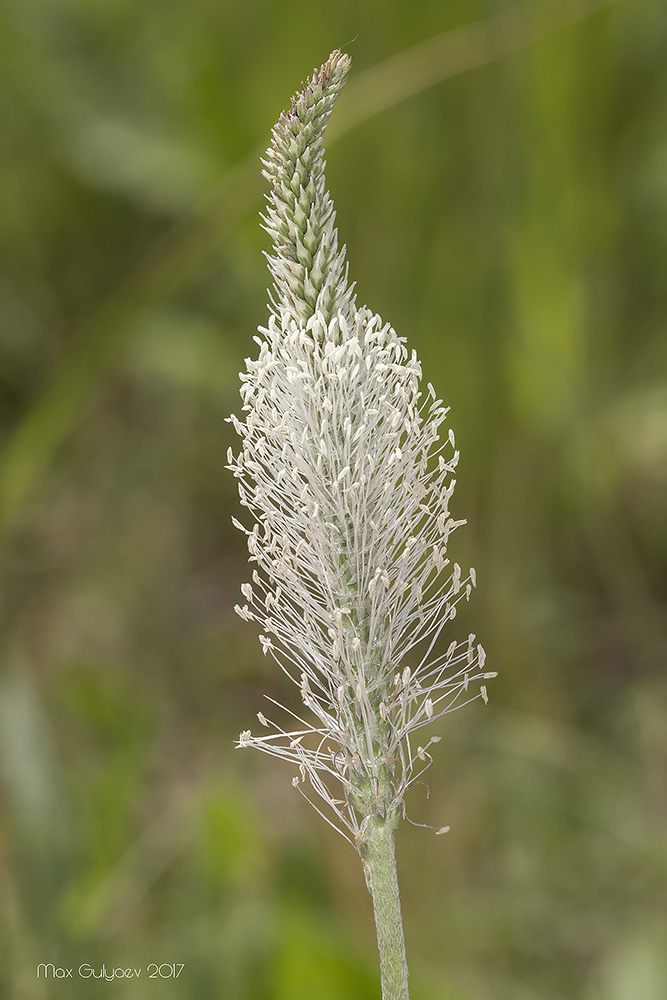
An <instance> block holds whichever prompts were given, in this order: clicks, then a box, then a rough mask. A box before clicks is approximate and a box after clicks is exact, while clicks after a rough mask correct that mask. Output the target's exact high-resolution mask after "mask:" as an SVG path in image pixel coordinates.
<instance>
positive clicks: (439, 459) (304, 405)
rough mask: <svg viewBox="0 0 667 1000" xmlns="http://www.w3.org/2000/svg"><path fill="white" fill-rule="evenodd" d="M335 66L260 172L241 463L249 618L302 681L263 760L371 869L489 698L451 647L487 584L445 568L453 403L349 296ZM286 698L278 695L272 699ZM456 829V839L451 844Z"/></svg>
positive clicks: (342, 70) (475, 649)
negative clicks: (326, 141) (376, 847)
mask: <svg viewBox="0 0 667 1000" xmlns="http://www.w3.org/2000/svg"><path fill="white" fill-rule="evenodd" d="M349 65H350V60H349V57H348V56H347V55H345V54H343V53H341V52H339V51H335V52H333V53H332V54H331V56H330V57H329V59H328V60H327V62H326V63H325V64H324V65H323V66H322V67H321V69H320V70H318V71H316V72H315V73H314V75H313V76H312V78H311V79H310V81H309V82H308V84H307V85H306V86H305V87H303V89H302V90H301V91H300V92H299V93H297V94H296V96H295V97H294V98H293V99H292V106H291V108H290V110H289V111H287V112H284V113H283V114H282V115H281V116H280V119H279V120H278V123H277V124H276V126H275V128H274V129H273V137H272V143H271V146H270V147H269V149H268V151H267V153H266V156H265V158H264V160H263V161H262V163H263V165H264V171H263V174H264V177H265V178H266V179H267V181H268V182H269V184H270V192H269V195H268V207H267V209H266V214H265V215H264V216H263V222H264V228H265V229H266V230H267V232H268V233H269V234H270V236H271V238H272V240H273V253H272V254H270V255H267V257H268V263H269V268H270V271H271V274H272V276H273V282H274V284H273V291H272V294H271V315H270V317H269V322H268V325H267V326H266V327H260V328H259V332H260V334H261V337H255V340H256V341H257V343H258V344H259V357H258V358H257V360H251V359H246V371H245V372H244V373H242V374H241V381H242V388H241V397H242V400H243V407H242V412H243V414H244V419H239V418H237V417H235V416H232V417H230V418H229V419H230V420H231V421H232V423H233V424H234V426H235V428H236V431H237V432H238V434H239V435H240V438H241V450H240V453H239V454H238V456H235V455H234V454H233V452H232V450H231V449H230V451H229V452H228V462H229V465H228V468H229V469H231V471H232V472H233V473H234V475H235V476H236V477H237V479H238V481H239V494H240V500H241V504H242V505H243V506H245V507H247V508H248V511H249V513H250V515H251V517H252V526H251V527H246V526H243V525H241V524H240V523H239V522H238V521H237V520H236V519H234V522H235V524H236V526H237V527H238V528H240V529H241V530H242V531H243V532H244V533H245V534H246V535H247V543H248V550H249V554H250V562H252V563H255V564H256V567H255V569H254V571H253V574H252V583H246V584H244V585H243V586H242V588H241V590H242V593H243V597H244V603H243V604H242V605H241V606H238V605H237V607H236V608H235V610H236V612H237V613H238V614H239V615H240V616H241V617H242V618H244V619H246V620H247V621H252V622H255V623H257V624H258V625H259V626H260V628H261V635H260V637H259V638H260V642H261V645H262V649H263V652H264V653H265V654H270V655H271V656H272V657H274V658H275V660H276V661H277V663H278V664H279V665H280V667H281V668H282V669H283V670H284V671H285V673H286V674H287V675H288V677H290V679H291V680H292V681H293V682H294V683H295V684H296V685H297V687H298V688H299V690H300V693H301V702H302V703H303V709H302V712H303V717H301V715H300V714H297V713H295V712H294V711H292V710H291V709H289V708H285V707H283V706H281V705H279V704H278V703H277V702H274V703H273V705H274V708H275V709H277V713H278V718H277V721H272V720H270V719H269V718H267V717H266V716H265V715H264V714H263V713H261V712H260V713H258V720H259V724H260V726H261V730H260V734H258V735H255V734H253V733H252V732H251V731H250V730H246V731H244V732H242V733H241V735H240V737H239V740H238V744H237V745H238V746H240V747H247V746H252V747H256V748H257V749H259V750H263V751H265V752H266V753H269V754H272V755H274V756H276V757H282V758H284V759H285V760H287V761H289V762H290V763H291V764H292V765H294V769H295V773H294V777H293V779H292V783H293V785H294V786H295V787H296V788H297V789H298V790H299V791H300V792H302V794H303V795H305V796H306V798H308V799H309V801H310V802H311V804H313V805H314V806H315V808H316V809H317V811H318V812H319V813H320V814H321V815H323V816H324V818H325V819H326V820H327V821H328V822H329V823H330V824H331V825H332V826H333V827H334V828H335V829H337V830H338V831H339V832H341V833H342V834H343V835H344V836H345V837H346V838H347V839H348V840H350V841H351V842H352V843H353V844H354V845H355V846H356V847H357V849H358V850H359V851H360V853H361V854H362V857H363V844H364V839H365V831H366V829H367V828H368V826H369V822H371V821H372V822H373V823H378V822H381V823H383V824H387V825H388V827H389V828H391V829H393V828H394V827H395V826H396V824H397V823H398V821H399V819H400V818H401V817H402V816H403V815H404V811H405V807H404V797H405V793H406V791H407V789H408V788H409V787H410V786H411V785H412V784H414V782H415V781H417V780H418V779H419V778H420V777H421V775H422V774H423V772H424V771H425V770H426V769H427V768H428V766H429V764H430V763H431V755H430V752H429V750H430V748H431V746H432V745H433V744H435V743H437V742H438V740H439V737H438V736H435V735H433V736H431V737H430V738H427V739H423V740H422V743H421V745H420V744H419V743H418V740H417V734H418V732H419V731H420V730H422V729H423V728H425V727H427V726H429V727H430V726H432V725H433V724H434V723H435V722H436V720H438V719H440V718H441V717H442V716H443V715H445V714H446V713H447V712H450V711H452V709H454V708H456V707H458V706H459V705H460V704H462V703H467V702H469V701H472V700H474V699H476V698H480V697H481V698H482V699H483V700H484V701H485V702H486V700H487V692H486V687H485V685H484V683H483V682H484V680H485V679H486V678H489V677H493V676H495V674H493V673H485V672H484V670H485V668H484V660H485V653H484V649H483V648H482V646H481V645H479V644H478V643H477V642H476V640H475V636H474V635H469V636H468V637H467V639H465V640H464V641H462V642H457V641H455V640H454V641H452V642H451V644H450V645H449V647H448V648H447V649H446V650H445V651H442V647H441V646H440V645H439V644H438V639H439V637H440V634H441V632H442V631H443V629H444V628H445V627H446V626H447V625H448V623H449V622H450V621H451V620H452V619H453V618H454V617H455V616H456V609H457V604H458V602H459V601H461V600H468V599H469V598H470V594H471V591H472V589H473V587H474V586H475V571H474V570H473V569H470V570H469V571H468V573H467V574H464V573H463V571H462V570H461V567H460V566H459V565H458V564H457V563H454V564H453V566H452V565H451V563H450V561H449V559H448V557H447V546H448V542H449V538H450V535H451V534H452V532H453V531H454V530H455V529H456V528H457V527H458V526H459V525H462V524H464V523H465V522H464V521H461V520H458V521H457V520H455V519H454V518H453V517H452V515H451V514H450V511H449V504H450V500H451V497H452V493H453V491H454V485H455V480H454V478H453V475H452V474H453V472H454V469H455V467H456V464H457V462H458V458H459V453H458V451H457V450H456V447H455V440H454V434H453V432H452V431H451V430H449V432H448V434H445V435H443V433H442V430H441V428H442V425H443V423H444V421H445V418H446V415H447V412H448V407H445V406H443V403H442V401H441V400H440V399H438V398H437V397H436V393H435V390H434V389H433V387H432V386H431V385H430V384H429V385H428V387H427V391H426V392H425V393H423V392H422V389H421V385H422V383H421V376H422V372H421V365H420V363H419V361H418V360H417V356H416V354H415V352H414V351H412V352H409V351H408V349H407V348H406V346H405V338H403V337H398V336H397V335H396V333H395V332H394V330H393V329H392V327H391V326H389V325H388V324H387V323H384V322H383V321H382V319H381V318H380V317H379V316H377V315H376V314H374V313H373V312H371V310H370V309H368V308H366V307H365V306H363V307H361V308H358V307H357V305H356V301H355V295H354V289H353V285H351V284H350V283H349V281H348V271H347V264H346V262H345V247H344V246H343V247H341V248H339V246H338V233H337V230H336V226H335V220H336V213H335V211H334V207H333V202H332V200H331V196H330V195H329V192H328V191H327V190H326V183H325V173H324V171H325V160H324V151H323V146H322V140H323V134H324V130H325V127H326V124H327V121H328V119H329V116H330V114H331V111H332V109H333V106H334V104H335V101H336V98H337V96H338V94H339V93H340V90H341V88H342V87H343V84H344V83H345V79H346V76H347V73H348V70H349ZM269 701H272V699H269ZM446 829H448V828H442V830H441V831H438V832H444V831H445V830H446Z"/></svg>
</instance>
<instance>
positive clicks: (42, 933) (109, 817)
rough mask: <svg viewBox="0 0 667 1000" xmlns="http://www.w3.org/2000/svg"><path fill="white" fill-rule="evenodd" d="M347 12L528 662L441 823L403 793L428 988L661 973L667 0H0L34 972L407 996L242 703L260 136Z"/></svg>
mask: <svg viewBox="0 0 667 1000" xmlns="http://www.w3.org/2000/svg"><path fill="white" fill-rule="evenodd" d="M334 47H346V48H348V50H349V51H350V53H351V55H352V57H353V73H352V78H351V80H350V83H349V84H348V87H347V88H346V91H345V93H344V94H343V95H342V96H341V98H340V101H339V104H338V107H337V109H336V113H335V118H334V119H333V120H332V124H331V133H330V141H329V142H328V144H327V148H328V159H329V183H330V188H331V190H332V193H333V195H334V198H335V201H336V205H337V209H338V224H339V227H340V230H341V237H342V239H343V240H344V241H345V242H346V243H347V245H348V252H349V259H350V267H351V272H352V275H353V277H354V278H355V279H356V281H357V286H358V292H359V297H360V300H361V301H363V302H368V303H369V305H371V306H372V307H373V308H374V309H375V310H377V311H378V312H380V313H381V314H382V315H383V316H384V318H385V319H387V320H390V321H391V322H392V324H393V325H394V326H395V327H396V329H397V330H398V331H399V332H400V333H401V334H402V335H405V336H407V337H408V338H409V342H410V345H411V346H412V347H414V348H416V349H417V350H418V352H419V353H420V355H421V358H422V360H423V364H424V370H425V374H426V377H427V378H428V379H430V380H431V381H432V382H434V383H435V385H436V386H437V388H438V391H439V392H440V393H441V394H442V395H443V396H444V398H445V400H446V401H447V402H449V403H450V404H451V406H452V411H451V424H452V426H453V427H454V428H455V430H456V434H457V443H458V444H459V446H460V448H461V451H462V460H461V464H460V466H459V485H458V487H457V494H456V497H455V499H456V504H455V508H454V509H455V513H456V516H458V517H466V518H467V519H468V522H469V524H468V526H467V527H466V528H464V529H461V530H460V531H459V532H457V534H456V537H455V538H454V539H453V540H452V545H451V555H452V556H453V557H454V558H457V559H458V560H459V561H460V562H462V563H472V564H473V565H475V566H476V568H477V572H478V577H479V588H478V591H477V594H476V596H475V600H474V601H473V602H472V603H471V605H470V609H469V614H468V617H467V618H466V619H465V621H463V622H461V624H460V627H459V628H458V630H457V633H456V634H458V633H461V634H463V635H465V634H467V631H469V630H472V631H475V632H476V633H477V634H478V635H479V637H480V639H481V641H483V643H484V645H485V647H486V648H487V650H488V656H489V665H490V667H491V668H492V669H497V670H498V671H499V672H500V676H499V678H498V680H497V681H495V682H493V684H492V690H491V704H490V705H489V707H488V708H484V706H483V705H482V704H481V703H475V705H473V706H470V707H468V708H467V709H465V710H464V711H462V712H460V713H456V714H454V715H452V716H450V717H449V718H448V720H446V723H443V724H441V725H440V728H439V730H438V731H439V732H440V733H441V735H442V743H441V744H440V747H439V751H440V752H439V754H438V756H437V760H436V763H435V765H434V767H433V768H432V771H431V775H430V789H431V794H430V797H429V798H427V797H426V794H425V790H424V789H419V788H417V789H415V791H414V792H413V794H412V798H411V801H410V802H409V804H408V805H409V810H410V814H411V816H412V818H413V819H414V820H415V822H420V823H431V824H433V825H435V826H436V827H439V826H441V825H443V824H445V823H448V824H450V826H451V833H450V834H449V835H448V836H447V837H437V838H436V837H434V836H433V834H432V832H429V831H428V830H424V829H418V828H415V827H411V826H410V825H409V824H407V823H405V824H403V825H402V827H401V828H400V830H399V835H398V854H399V865H400V878H401V883H402V891H403V899H404V914H405V923H406V935H407V944H408V952H409V959H410V967H411V985H412V990H413V996H414V1000H427V998H429V1000H505V998H507V1000H510V998H511V1000H565V998H567V1000H664V997H665V996H667V946H666V942H667V906H666V903H665V899H666V895H667V892H666V890H667V848H666V837H665V834H666V830H667V779H666V774H667V677H666V675H665V663H666V652H667V639H666V629H665V599H666V597H667V586H666V582H667V572H666V570H667V519H666V517H665V512H666V508H667V504H666V502H665V498H666V495H667V323H666V320H667V280H666V279H665V273H666V267H665V263H666V258H667V112H666V109H667V59H665V52H666V51H667V10H666V9H665V5H664V0H633V2H631V0H619V2H616V3H605V2H604V0H598V2H593V0H576V2H574V0H573V2H571V0H554V2H553V3H547V2H544V3H543V2H541V0H539V2H538V0H526V2H525V3H523V4H520V5H519V6H517V7H514V6H512V7H510V6H508V5H507V4H506V3H505V2H503V0H449V2H447V3H441V2H438V0H418V2H413V3H404V2H401V0H381V2H380V0H370V2H368V3H365V4H358V3H356V2H353V0H337V2H336V3H328V4H324V3H318V2H316V0H308V2H306V0H289V2H284V3H277V2H271V0H244V2H241V0H188V2H187V3H186V2H184V0H1V2H0V83H1V85H0V116H1V120H2V121H1V125H2V127H1V132H0V149H1V155H0V254H1V256H2V268H1V277H0V322H1V329H2V332H1V337H0V369H1V370H0V385H1V388H0V422H1V431H0V433H1V439H2V450H1V452H0V545H1V550H2V555H1V568H0V573H1V581H0V582H1V588H2V610H1V629H2V634H1V639H0V653H1V661H2V662H1V670H2V678H1V680H0V700H1V711H0V719H1V725H0V731H1V734H2V795H3V810H2V828H1V833H0V852H1V854H2V862H1V863H2V869H1V880H2V881H1V885H0V926H1V928H2V929H1V931H0V939H1V941H2V945H1V950H0V981H1V982H2V983H3V988H4V990H5V992H4V994H3V996H7V997H8V998H12V1000H13V998H17V1000H51V998H56V997H58V998H60V997H67V998H68V1000H79V998H97V997H110V998H111V997H113V998H114V1000H115V998H117V1000H124V998H128V1000H129V998H132V1000H144V998H151V1000H157V998H160V1000H203V998H207V1000H208V998H211V997H220V998H224V1000H312V998H318V1000H343V998H350V997H354V998H358V1000H371V998H378V997H379V984H378V972H377V967H376V954H375V940H374V928H373V924H372V914H371V908H370V901H369V899H368V898H367V893H366V889H365V886H364V883H363V878H362V873H361V871H360V866H359V862H358V859H357V857H356V855H355V854H354V852H353V851H352V850H351V849H350V848H349V846H348V845H346V844H345V843H344V841H343V840H342V839H340V838H337V837H336V835H335V834H334V833H333V832H332V831H331V830H330V829H329V828H328V827H326V826H325V825H324V824H323V823H322V822H321V820H319V818H318V817H317V816H316V815H315V813H314V812H312V811H311V810H309V809H308V807H307V806H306V805H305V804H304V803H303V801H302V800H301V798H300V797H299V796H298V795H297V794H296V793H295V791H294V790H293V789H292V787H291V784H290V779H291V772H290V771H289V768H287V767H286V766H281V765H280V764H279V763H276V762H273V761H272V760H270V759H268V758H265V757H263V756H261V755H259V754H255V753H252V752H250V751H245V752H243V753H242V752H240V751H237V750H234V749H233V743H232V741H233V739H234V737H235V736H236V735H237V734H238V732H239V730H240V729H242V728H246V727H249V726H252V724H253V721H254V718H255V713H256V712H257V711H258V710H260V709H261V708H262V695H263V694H264V693H269V694H271V695H274V696H278V697H283V698H292V697H293V695H292V694H291V693H289V692H287V691H286V690H285V687H284V685H283V682H282V680H281V678H280V677H279V676H278V672H277V670H276V668H275V667H274V666H273V665H272V663H271V661H270V660H267V659H264V657H262V656H261V650H260V647H259V643H258V642H257V638H256V635H255V632H254V629H253V627H252V626H250V625H247V624H245V623H243V622H242V621H241V620H240V619H238V618H237V617H236V616H235V615H234V614H233V611H232V608H233V605H234V604H235V602H236V601H237V600H238V594H239V586H240V584H241V582H242V581H244V580H245V579H246V578H247V575H248V569H247V566H246V552H245V550H244V545H243V542H244V539H243V538H242V536H240V535H239V534H238V533H237V532H236V531H235V530H234V529H233V528H232V526H231V520H230V519H231V516H232V515H233V514H238V513H239V508H238V505H237V500H236V495H235V481H234V480H233V479H232V477H231V475H230V474H229V473H228V472H227V471H225V468H224V465H225V461H226V460H225V453H226V450H227V447H228V445H229V444H231V443H234V442H233V432H232V430H231V428H230V425H229V424H227V423H225V417H226V416H227V414H228V413H229V412H230V411H232V410H235V409H237V408H238V405H239V404H238V395H237V391H238V375H237V373H238V371H239V369H240V368H241V366H242V363H243V358H244V356H245V355H247V354H251V353H253V352H254V351H255V349H256V348H255V345H254V344H253V343H252V339H251V338H252V336H253V333H254V332H255V327H256V326H257V324H258V323H261V322H263V321H264V319H265V317H266V305H265V304H266V291H265V289H266V284H267V273H266V270H265V266H264V259H263V257H262V250H264V249H266V248H267V238H266V236H265V234H263V232H262V231H261V229H260V227H259V219H258V213H259V211H260V209H261V206H262V191H263V186H262V181H261V178H260V175H259V155H260V153H261V151H262V148H263V147H264V146H265V145H266V144H267V142H268V138H269V131H270V127H271V125H272V123H273V122H274V120H275V119H276V118H277V116H278V114H279V112H280V111H281V109H282V108H283V107H285V106H286V105H287V103H288V100H289V97H290V94H291V93H292V92H293V91H294V90H295V89H296V88H297V87H298V85H299V83H300V81H301V80H302V79H304V78H305V77H306V76H307V74H308V73H309V72H311V70H312V68H313V66H315V65H319V64H320V63H321V62H322V61H323V60H324V59H325V58H326V57H327V55H328V53H329V51H330V50H331V49H332V48H334ZM457 624H458V622H457ZM452 634H454V633H452ZM451 637H452V635H449V634H448V635H447V636H446V637H445V638H444V641H445V643H446V644H448V643H449V641H450V639H451ZM39 962H54V963H55V964H56V965H57V966H61V967H74V968H75V969H76V968H78V966H79V965H80V964H81V963H84V962H87V963H89V964H91V965H92V966H93V967H94V968H95V969H96V970H99V968H100V967H101V965H102V964H104V965H105V966H106V968H107V970H110V969H113V968H115V967H121V968H128V967H142V968H143V970H144V971H143V973H142V977H141V978H140V979H139V980H138V981H137V980H131V981H128V982H126V981H124V980H120V981H115V982H112V983H106V982H104V981H101V980H99V979H95V980H82V979H78V978H77V977H76V973H75V976H74V978H73V979H70V980H68V981H67V982H52V981H47V982H45V981H44V980H43V979H38V978H37V977H36V966H37V964H38V963H39ZM151 962H155V963H172V962H175V963H185V967H184V969H183V971H182V973H181V975H180V976H179V978H178V979H162V980H158V981H156V980H150V979H148V978H147V975H148V972H147V965H148V963H151Z"/></svg>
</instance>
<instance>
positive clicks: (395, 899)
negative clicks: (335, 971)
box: [361, 817, 409, 1000]
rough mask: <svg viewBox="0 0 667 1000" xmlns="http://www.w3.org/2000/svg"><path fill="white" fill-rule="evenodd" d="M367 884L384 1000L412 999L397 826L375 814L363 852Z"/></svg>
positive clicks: (366, 832)
mask: <svg viewBox="0 0 667 1000" xmlns="http://www.w3.org/2000/svg"><path fill="white" fill-rule="evenodd" d="M361 856H362V860H363V863H364V873H365V875H366V884H367V886H368V889H369V892H370V894H371V897H372V899H373V910H374V912H375V927H376V929H377V936H378V949H379V952H380V971H381V976H382V998H383V1000H409V993H408V965H407V962H406V959H405V939H404V937H403V920H402V917H401V900H400V896H399V893H398V877H397V874H396V855H395V853H394V828H393V825H392V824H391V823H387V822H382V821H381V820H379V819H377V818H376V817H371V820H370V822H369V824H368V827H367V828H366V831H365V840H364V844H363V848H362V852H361Z"/></svg>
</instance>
